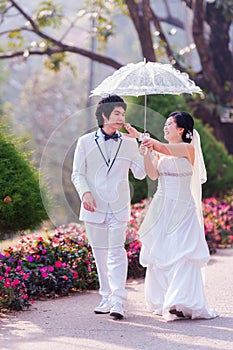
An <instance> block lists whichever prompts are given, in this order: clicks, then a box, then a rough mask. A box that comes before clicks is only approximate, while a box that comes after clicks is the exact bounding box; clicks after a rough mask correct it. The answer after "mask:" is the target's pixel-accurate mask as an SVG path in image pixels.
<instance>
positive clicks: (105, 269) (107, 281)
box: [85, 213, 128, 304]
mask: <svg viewBox="0 0 233 350" xmlns="http://www.w3.org/2000/svg"><path fill="white" fill-rule="evenodd" d="M85 227H86V234H87V238H88V240H89V243H90V245H91V247H92V252H93V255H94V258H95V262H96V268H97V272H98V277H99V284H100V289H99V293H100V295H101V296H102V297H106V298H109V299H110V301H111V303H112V304H113V303H114V302H115V301H120V302H122V303H123V302H124V300H126V298H127V291H126V289H125V284H126V279H127V271H128V259H127V254H126V250H125V247H124V245H125V239H126V227H127V222H120V221H118V220H117V219H116V218H115V216H114V215H113V214H112V213H108V214H106V218H105V221H104V222H103V223H101V224H96V223H90V222H85Z"/></svg>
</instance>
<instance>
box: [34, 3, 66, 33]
mask: <svg viewBox="0 0 233 350" xmlns="http://www.w3.org/2000/svg"><path fill="white" fill-rule="evenodd" d="M62 16H63V14H62V6H60V5H58V4H56V3H55V2H54V1H42V2H41V3H40V4H39V7H38V9H37V11H36V23H37V25H38V27H39V28H42V27H53V28H58V27H60V25H61V23H62Z"/></svg>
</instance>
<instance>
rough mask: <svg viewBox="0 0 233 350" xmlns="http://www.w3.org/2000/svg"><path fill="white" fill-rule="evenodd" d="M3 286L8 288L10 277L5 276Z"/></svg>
mask: <svg viewBox="0 0 233 350" xmlns="http://www.w3.org/2000/svg"><path fill="white" fill-rule="evenodd" d="M4 287H6V288H10V287H11V280H10V278H6V280H5V283H4Z"/></svg>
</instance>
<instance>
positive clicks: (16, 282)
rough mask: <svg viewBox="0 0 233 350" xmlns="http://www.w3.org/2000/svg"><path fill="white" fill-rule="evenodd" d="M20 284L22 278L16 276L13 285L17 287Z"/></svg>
mask: <svg viewBox="0 0 233 350" xmlns="http://www.w3.org/2000/svg"><path fill="white" fill-rule="evenodd" d="M18 284H20V280H19V279H18V278H16V279H15V280H14V281H13V282H12V286H13V287H15V286H17V285H18Z"/></svg>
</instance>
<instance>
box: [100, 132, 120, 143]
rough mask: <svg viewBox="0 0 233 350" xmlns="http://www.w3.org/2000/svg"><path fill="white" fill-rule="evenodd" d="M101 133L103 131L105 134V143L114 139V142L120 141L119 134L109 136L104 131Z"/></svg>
mask: <svg viewBox="0 0 233 350" xmlns="http://www.w3.org/2000/svg"><path fill="white" fill-rule="evenodd" d="M101 131H102V133H103V134H104V140H105V141H108V140H110V139H113V140H114V141H118V137H119V135H118V134H117V133H114V134H112V135H108V134H106V133H105V132H104V131H103V130H101Z"/></svg>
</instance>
